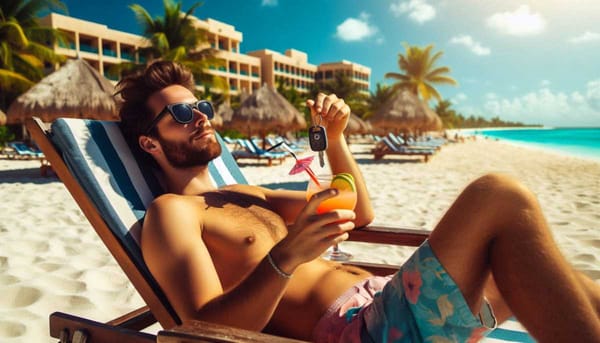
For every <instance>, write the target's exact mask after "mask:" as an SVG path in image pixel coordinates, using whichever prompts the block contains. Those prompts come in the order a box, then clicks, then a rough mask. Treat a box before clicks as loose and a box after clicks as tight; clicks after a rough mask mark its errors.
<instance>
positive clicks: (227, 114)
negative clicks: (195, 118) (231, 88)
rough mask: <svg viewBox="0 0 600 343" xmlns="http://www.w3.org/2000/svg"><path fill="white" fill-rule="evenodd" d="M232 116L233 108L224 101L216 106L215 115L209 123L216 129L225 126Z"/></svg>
mask: <svg viewBox="0 0 600 343" xmlns="http://www.w3.org/2000/svg"><path fill="white" fill-rule="evenodd" d="M232 116H233V109H232V108H231V106H229V104H228V103H226V102H224V103H222V104H221V105H219V107H217V112H216V113H215V117H214V118H213V119H212V120H211V121H210V125H212V127H214V128H215V129H217V130H221V129H223V128H227V125H228V124H229V121H231V117H232Z"/></svg>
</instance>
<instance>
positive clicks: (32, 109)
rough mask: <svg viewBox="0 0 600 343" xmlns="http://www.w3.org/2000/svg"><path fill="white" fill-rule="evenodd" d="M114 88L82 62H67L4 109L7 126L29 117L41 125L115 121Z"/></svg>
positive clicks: (76, 60) (79, 60)
mask: <svg viewBox="0 0 600 343" xmlns="http://www.w3.org/2000/svg"><path fill="white" fill-rule="evenodd" d="M114 92H115V88H114V86H113V85H112V83H110V81H108V80H107V79H106V78H104V77H103V76H102V75H100V74H99V73H98V72H97V71H96V69H94V68H93V67H92V66H90V65H89V64H88V63H87V62H86V61H84V60H82V59H75V60H68V61H67V63H66V64H65V65H64V66H62V67H61V68H60V69H58V70H57V71H55V72H53V73H52V74H50V75H48V76H46V77H45V78H44V79H42V80H41V81H40V82H39V83H37V84H36V85H35V86H33V87H31V88H30V89H29V90H28V91H27V92H25V93H24V94H22V95H21V96H19V97H18V98H17V99H16V100H15V101H13V103H12V104H11V105H10V107H9V108H8V112H7V117H8V123H9V124H19V123H24V122H25V121H26V120H27V118H30V117H31V116H34V115H35V116H38V117H40V118H41V119H42V120H43V121H45V122H50V121H53V120H54V119H56V118H58V117H75V118H93V119H102V120H115V119H118V116H117V103H116V101H115V97H114V96H113V94H114Z"/></svg>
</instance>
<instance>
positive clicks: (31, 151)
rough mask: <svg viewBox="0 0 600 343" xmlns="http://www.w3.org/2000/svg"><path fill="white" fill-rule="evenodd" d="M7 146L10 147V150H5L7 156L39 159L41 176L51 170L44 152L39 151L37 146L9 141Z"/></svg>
mask: <svg viewBox="0 0 600 343" xmlns="http://www.w3.org/2000/svg"><path fill="white" fill-rule="evenodd" d="M7 146H8V147H9V148H10V149H12V151H9V150H6V151H7V152H8V153H7V156H8V158H10V159H22V160H23V159H24V160H39V161H40V174H41V175H42V176H47V175H48V174H49V173H50V172H51V171H52V167H51V166H50V162H48V160H47V159H46V156H44V153H43V152H42V151H40V150H39V149H38V148H37V147H33V148H32V147H30V146H29V145H27V144H25V143H24V142H9V143H8V144H7Z"/></svg>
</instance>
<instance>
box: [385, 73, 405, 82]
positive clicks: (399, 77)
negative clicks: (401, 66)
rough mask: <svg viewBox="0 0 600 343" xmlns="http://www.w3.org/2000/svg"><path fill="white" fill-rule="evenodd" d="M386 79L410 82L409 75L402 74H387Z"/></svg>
mask: <svg viewBox="0 0 600 343" xmlns="http://www.w3.org/2000/svg"><path fill="white" fill-rule="evenodd" d="M384 76H385V78H386V79H396V80H400V81H408V80H410V78H409V77H408V76H407V75H404V74H400V73H391V72H390V73H385V75H384Z"/></svg>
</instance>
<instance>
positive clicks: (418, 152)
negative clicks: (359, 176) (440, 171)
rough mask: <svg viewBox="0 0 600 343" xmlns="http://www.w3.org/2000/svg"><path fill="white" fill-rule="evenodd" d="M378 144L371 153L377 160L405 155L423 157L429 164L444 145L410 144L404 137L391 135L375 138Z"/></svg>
mask: <svg viewBox="0 0 600 343" xmlns="http://www.w3.org/2000/svg"><path fill="white" fill-rule="evenodd" d="M375 139H376V140H377V141H378V142H377V143H376V144H375V148H373V150H372V151H371V152H372V153H373V157H374V159H375V160H380V159H382V158H383V157H384V156H385V155H403V156H421V157H423V160H424V161H425V162H428V161H429V159H430V157H431V156H433V155H435V153H436V152H437V151H439V150H441V147H442V145H443V144H440V143H438V142H431V143H428V144H424V143H425V142H414V141H413V143H408V142H406V141H404V140H403V139H402V137H398V136H395V135H394V134H392V133H390V134H388V135H387V136H384V137H377V138H375Z"/></svg>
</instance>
